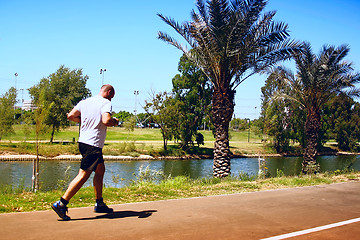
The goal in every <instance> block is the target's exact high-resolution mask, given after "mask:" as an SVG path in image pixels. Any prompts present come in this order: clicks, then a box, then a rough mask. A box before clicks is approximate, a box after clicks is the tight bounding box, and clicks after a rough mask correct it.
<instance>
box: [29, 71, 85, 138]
mask: <svg viewBox="0 0 360 240" xmlns="http://www.w3.org/2000/svg"><path fill="white" fill-rule="evenodd" d="M88 79H89V77H88V76H87V75H85V76H83V73H82V69H75V70H70V69H69V68H66V67H65V66H64V65H62V66H60V68H59V69H58V70H57V71H56V72H55V73H52V74H50V75H49V76H48V77H46V78H43V79H41V80H40V82H39V83H38V84H37V85H35V86H33V87H31V88H29V93H30V95H31V97H32V99H33V100H34V103H35V105H38V103H39V97H40V93H41V91H43V90H44V91H45V97H44V101H45V102H46V104H48V105H50V104H51V103H53V104H54V107H53V108H52V109H51V110H50V112H49V115H48V117H47V119H46V121H45V124H46V125H48V126H51V128H52V130H51V138H50V142H52V141H53V139H54V133H55V131H58V130H59V129H60V128H63V127H67V126H69V122H68V120H67V117H66V113H68V112H69V111H70V110H71V109H72V108H73V106H74V105H76V104H77V103H78V102H79V101H80V100H82V99H84V98H86V97H89V96H90V95H91V93H90V90H89V89H88V88H86V81H87V80H88Z"/></svg>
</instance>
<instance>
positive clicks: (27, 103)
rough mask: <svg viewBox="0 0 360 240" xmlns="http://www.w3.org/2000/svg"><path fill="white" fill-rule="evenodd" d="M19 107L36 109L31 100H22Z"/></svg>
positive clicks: (25, 109)
mask: <svg viewBox="0 0 360 240" xmlns="http://www.w3.org/2000/svg"><path fill="white" fill-rule="evenodd" d="M21 109H22V110H24V111H29V110H34V109H36V106H35V104H33V102H32V101H31V100H25V101H24V102H23V105H22V107H21Z"/></svg>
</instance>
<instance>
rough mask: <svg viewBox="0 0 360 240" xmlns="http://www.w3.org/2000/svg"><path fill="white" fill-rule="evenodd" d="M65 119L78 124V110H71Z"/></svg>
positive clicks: (79, 115) (79, 116)
mask: <svg viewBox="0 0 360 240" xmlns="http://www.w3.org/2000/svg"><path fill="white" fill-rule="evenodd" d="M67 118H68V119H69V120H70V121H73V122H77V123H80V122H81V113H80V112H79V111H78V110H76V109H75V108H73V109H72V110H71V111H70V112H69V113H68V114H67Z"/></svg>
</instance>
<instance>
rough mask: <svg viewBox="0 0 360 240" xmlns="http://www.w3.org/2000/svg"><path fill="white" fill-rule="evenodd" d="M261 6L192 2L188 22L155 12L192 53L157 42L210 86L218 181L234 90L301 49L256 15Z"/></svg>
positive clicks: (247, 1) (226, 165) (283, 29)
mask: <svg viewBox="0 0 360 240" xmlns="http://www.w3.org/2000/svg"><path fill="white" fill-rule="evenodd" d="M266 4H267V1H266V0H236V1H228V0H208V1H206V2H205V1H204V0H197V9H198V12H195V11H194V10H193V11H192V13H191V17H192V21H191V22H185V23H183V24H178V23H177V22H176V21H174V20H173V19H171V18H168V17H165V16H163V15H161V14H159V17H160V18H161V19H162V20H163V21H164V22H165V23H167V24H168V25H169V26H171V27H172V28H173V29H175V31H176V32H177V33H179V34H180V35H181V36H182V37H183V38H184V39H185V40H186V42H187V44H188V45H190V47H191V48H192V50H188V49H187V47H186V46H184V45H182V44H180V43H179V42H178V41H176V40H175V39H174V38H172V37H170V36H169V35H167V34H166V33H163V32H159V35H158V37H159V39H161V40H163V41H165V42H168V43H169V44H171V45H173V46H175V47H176V48H178V49H180V50H181V51H183V52H184V54H185V55H186V57H187V58H188V59H190V60H191V61H192V62H193V63H194V64H195V65H196V66H197V67H198V68H200V69H201V70H202V71H203V72H204V74H205V75H206V76H207V78H208V79H209V81H210V82H211V83H212V88H213V93H212V117H213V120H212V122H213V124H214V127H215V144H214V166H213V175H214V176H215V177H218V178H223V177H226V176H228V175H229V174H230V154H231V153H230V149H229V122H230V120H231V118H232V115H233V112H234V105H235V104H234V97H235V89H236V87H237V86H238V85H239V84H241V83H242V82H243V81H245V80H246V79H248V78H249V77H250V76H252V75H253V74H255V73H260V72H262V71H264V70H265V69H267V68H268V67H270V66H273V65H274V64H275V63H277V62H278V61H281V60H285V59H289V58H290V57H291V53H294V52H295V51H297V50H300V49H301V46H300V44H298V43H297V42H295V41H291V40H289V39H288V36H289V34H288V29H287V25H286V24H284V23H282V22H275V21H273V18H274V16H275V13H276V12H275V11H270V12H265V13H264V14H262V15H261V13H262V12H263V10H264V8H265V6H266Z"/></svg>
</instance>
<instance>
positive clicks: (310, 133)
mask: <svg viewBox="0 0 360 240" xmlns="http://www.w3.org/2000/svg"><path fill="white" fill-rule="evenodd" d="M349 50H350V49H349V47H348V46H347V45H341V46H339V47H337V48H335V47H334V46H324V47H323V48H322V49H321V51H320V54H319V55H315V54H313V52H312V49H311V46H310V44H309V43H305V44H304V50H303V51H302V52H301V53H299V54H294V59H295V62H296V67H297V72H296V74H293V72H292V71H291V70H289V69H286V68H284V67H278V68H277V69H275V70H274V71H273V72H272V73H271V75H270V76H271V77H275V78H277V79H278V80H280V81H282V82H283V83H284V84H286V86H287V87H288V88H289V89H290V93H288V94H285V93H278V94H276V95H275V96H274V99H276V98H279V97H281V98H287V99H292V100H294V101H297V102H298V103H300V106H301V107H302V109H303V110H304V111H305V112H306V121H305V126H304V131H305V149H304V153H303V155H304V160H303V163H302V172H303V173H305V174H307V173H315V172H318V171H319V165H318V164H317V163H316V159H315V158H316V155H317V143H318V134H319V130H320V128H321V111H322V107H323V106H324V104H325V103H327V102H328V101H329V100H330V99H331V98H333V97H335V96H336V95H338V94H339V93H344V94H346V95H348V96H359V94H360V90H359V89H358V88H356V87H355V84H356V83H358V82H359V81H360V74H359V73H353V68H352V63H348V62H345V61H343V59H344V58H345V56H346V55H347V54H348V52H349Z"/></svg>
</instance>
